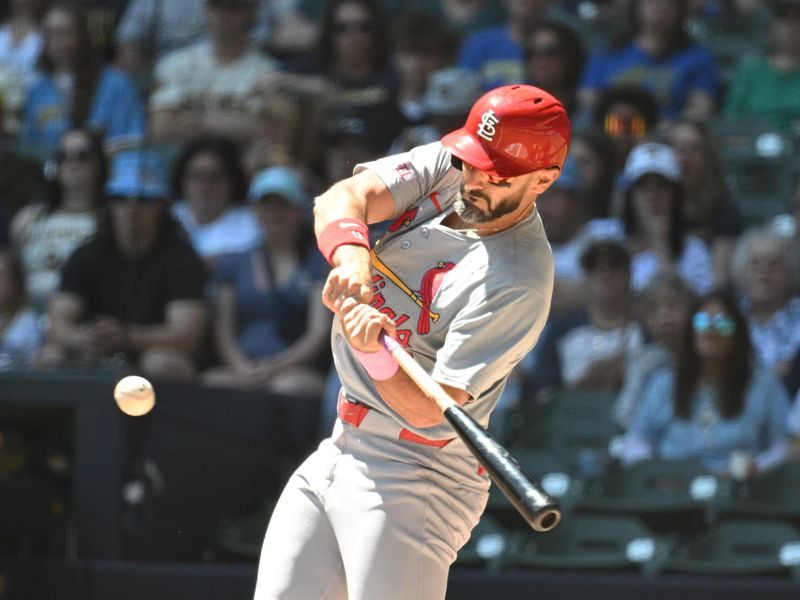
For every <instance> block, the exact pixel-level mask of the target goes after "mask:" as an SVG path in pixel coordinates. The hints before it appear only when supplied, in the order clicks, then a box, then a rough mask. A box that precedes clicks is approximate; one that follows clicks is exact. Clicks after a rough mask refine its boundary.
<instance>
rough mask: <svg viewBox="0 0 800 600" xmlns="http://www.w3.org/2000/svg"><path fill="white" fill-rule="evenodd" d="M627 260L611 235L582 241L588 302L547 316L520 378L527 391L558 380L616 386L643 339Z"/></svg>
mask: <svg viewBox="0 0 800 600" xmlns="http://www.w3.org/2000/svg"><path fill="white" fill-rule="evenodd" d="M543 204H544V202H543ZM630 261H631V257H630V254H629V253H628V251H627V250H626V249H625V247H624V246H623V245H622V244H621V243H620V242H617V241H615V240H595V241H592V242H590V243H589V244H588V245H587V246H586V248H585V249H584V251H583V253H582V254H581V258H580V263H581V268H582V269H583V272H584V277H585V282H586V287H585V294H586V308H585V309H584V310H581V311H577V312H574V313H572V314H569V315H562V316H556V317H554V318H552V319H551V320H550V321H549V322H548V324H547V326H546V327H545V329H544V331H543V332H542V339H541V340H540V341H539V343H538V344H537V346H536V348H535V349H534V353H533V367H532V369H531V371H530V372H529V374H528V375H527V382H526V383H525V384H524V389H525V390H526V391H525V395H526V396H527V397H529V398H532V397H535V396H536V395H538V394H541V393H542V392H546V391H547V390H548V389H549V388H554V387H560V386H564V387H568V388H572V389H590V390H598V391H600V390H606V391H608V390H612V391H617V390H618V389H619V387H620V385H621V383H622V375H623V373H624V371H625V365H626V363H627V360H628V359H629V357H630V356H631V355H632V354H635V353H637V352H638V351H639V349H640V348H641V346H642V343H643V335H642V330H641V327H640V326H639V324H638V323H637V322H636V320H635V318H634V311H633V294H632V292H631V289H630V277H631V272H630V265H631V262H630Z"/></svg>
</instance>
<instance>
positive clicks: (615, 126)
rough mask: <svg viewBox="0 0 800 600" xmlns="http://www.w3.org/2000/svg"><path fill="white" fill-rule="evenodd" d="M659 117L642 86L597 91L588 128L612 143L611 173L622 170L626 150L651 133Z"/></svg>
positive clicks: (656, 105) (656, 102)
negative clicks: (597, 96) (612, 168)
mask: <svg viewBox="0 0 800 600" xmlns="http://www.w3.org/2000/svg"><path fill="white" fill-rule="evenodd" d="M581 118H582V117H581V116H580V115H579V117H578V119H581ZM659 120H660V119H659V108H658V101H657V100H656V98H655V96H654V95H653V94H652V93H651V92H649V91H647V90H646V89H644V88H641V87H636V86H631V85H619V84H615V85H612V86H610V87H608V88H606V89H604V90H603V91H602V92H600V96H599V98H598V101H597V104H596V105H595V106H594V113H593V115H592V124H591V125H590V127H593V128H594V129H597V130H600V131H602V132H604V133H605V134H606V135H607V136H608V137H609V138H610V139H611V141H612V142H614V165H615V169H616V171H615V174H618V173H620V172H622V169H623V167H624V166H625V161H626V160H627V159H628V154H629V153H630V151H631V150H632V149H633V147H634V146H635V145H636V144H639V143H641V142H642V141H643V140H644V139H645V138H646V137H647V136H649V135H651V134H652V133H653V131H654V130H655V128H656V126H657V125H658V123H659Z"/></svg>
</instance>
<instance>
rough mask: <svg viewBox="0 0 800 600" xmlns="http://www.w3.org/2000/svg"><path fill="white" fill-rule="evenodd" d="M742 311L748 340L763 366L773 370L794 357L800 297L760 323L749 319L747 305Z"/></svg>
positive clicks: (798, 339)
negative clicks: (750, 341)
mask: <svg viewBox="0 0 800 600" xmlns="http://www.w3.org/2000/svg"><path fill="white" fill-rule="evenodd" d="M743 311H744V313H745V314H746V315H747V317H748V319H747V321H748V323H749V325H750V339H751V340H752V341H753V346H754V347H755V349H756V352H757V353H758V357H759V358H760V359H761V362H762V363H763V364H764V365H765V366H767V367H768V368H770V369H774V368H775V367H776V366H778V365H780V364H782V363H786V362H788V361H791V360H792V359H793V358H794V357H795V354H797V352H798V350H800V296H795V297H794V298H792V299H791V300H789V302H788V303H787V304H786V306H784V307H783V308H781V309H780V310H778V311H776V312H775V314H773V315H772V316H771V317H770V318H769V319H767V320H766V321H763V322H761V323H759V322H756V321H755V319H753V318H752V317H750V314H749V312H750V311H749V310H748V307H747V304H745V305H744V307H743Z"/></svg>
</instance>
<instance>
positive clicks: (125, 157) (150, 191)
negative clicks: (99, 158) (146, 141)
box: [105, 150, 170, 200]
mask: <svg viewBox="0 0 800 600" xmlns="http://www.w3.org/2000/svg"><path fill="white" fill-rule="evenodd" d="M169 190H170V188H169V184H168V183H167V175H166V170H165V169H164V162H163V161H162V159H161V157H160V156H159V155H158V154H157V153H156V152H154V151H152V150H126V151H124V152H120V153H119V154H117V155H116V156H115V157H114V158H113V159H112V161H111V176H110V177H109V180H108V183H106V187H105V194H106V196H107V197H123V198H140V199H142V200H166V199H168V198H169V197H170V191H169Z"/></svg>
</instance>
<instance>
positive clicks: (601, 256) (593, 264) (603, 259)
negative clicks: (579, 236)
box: [580, 238, 631, 273]
mask: <svg viewBox="0 0 800 600" xmlns="http://www.w3.org/2000/svg"><path fill="white" fill-rule="evenodd" d="M580 263H581V268H582V269H583V270H584V271H585V272H587V273H588V272H591V271H593V270H595V269H596V268H597V267H599V266H601V265H602V266H604V267H606V268H612V269H613V268H625V269H628V268H630V266H631V254H630V252H628V249H627V248H626V247H625V246H624V245H623V243H622V242H620V241H617V240H614V239H610V238H602V239H596V240H593V241H590V242H589V243H588V244H586V246H585V247H584V249H583V251H582V252H581V258H580Z"/></svg>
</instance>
